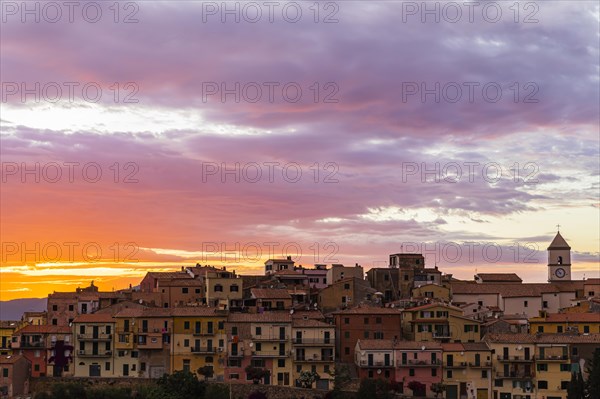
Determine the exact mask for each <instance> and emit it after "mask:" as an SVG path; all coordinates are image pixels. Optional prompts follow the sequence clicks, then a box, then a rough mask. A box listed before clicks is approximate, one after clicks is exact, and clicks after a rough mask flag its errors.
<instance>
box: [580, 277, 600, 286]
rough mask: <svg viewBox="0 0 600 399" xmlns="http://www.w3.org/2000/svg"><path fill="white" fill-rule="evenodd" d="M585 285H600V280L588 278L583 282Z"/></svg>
mask: <svg viewBox="0 0 600 399" xmlns="http://www.w3.org/2000/svg"><path fill="white" fill-rule="evenodd" d="M583 283H584V284H585V285H588V284H600V278H588V279H587V280H583Z"/></svg>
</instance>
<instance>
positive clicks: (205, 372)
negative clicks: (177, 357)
mask: <svg viewBox="0 0 600 399" xmlns="http://www.w3.org/2000/svg"><path fill="white" fill-rule="evenodd" d="M197 372H198V374H200V375H202V376H204V381H206V380H207V379H208V378H212V377H213V375H215V370H214V369H213V367H212V366H204V367H200V368H198V370H197Z"/></svg>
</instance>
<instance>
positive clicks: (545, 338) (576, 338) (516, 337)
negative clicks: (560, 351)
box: [483, 333, 600, 345]
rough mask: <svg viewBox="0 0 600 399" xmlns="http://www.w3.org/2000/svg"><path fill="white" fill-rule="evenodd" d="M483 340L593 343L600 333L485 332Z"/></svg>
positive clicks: (517, 342)
mask: <svg viewBox="0 0 600 399" xmlns="http://www.w3.org/2000/svg"><path fill="white" fill-rule="evenodd" d="M483 340H484V341H486V342H491V343H496V342H497V343H510V344H594V345H598V342H600V334H569V333H564V334H559V333H557V334H525V333H520V334H512V333H504V334H486V335H485V336H484V337H483Z"/></svg>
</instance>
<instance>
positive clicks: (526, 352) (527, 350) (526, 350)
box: [525, 348, 530, 360]
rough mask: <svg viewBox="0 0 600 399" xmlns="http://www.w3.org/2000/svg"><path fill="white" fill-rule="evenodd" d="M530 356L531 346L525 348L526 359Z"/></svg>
mask: <svg viewBox="0 0 600 399" xmlns="http://www.w3.org/2000/svg"><path fill="white" fill-rule="evenodd" d="M529 356H530V353H529V348H525V360H529Z"/></svg>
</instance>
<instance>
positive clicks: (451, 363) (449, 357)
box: [446, 355, 454, 367]
mask: <svg viewBox="0 0 600 399" xmlns="http://www.w3.org/2000/svg"><path fill="white" fill-rule="evenodd" d="M446 365H448V367H452V366H454V356H453V355H447V356H446Z"/></svg>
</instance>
